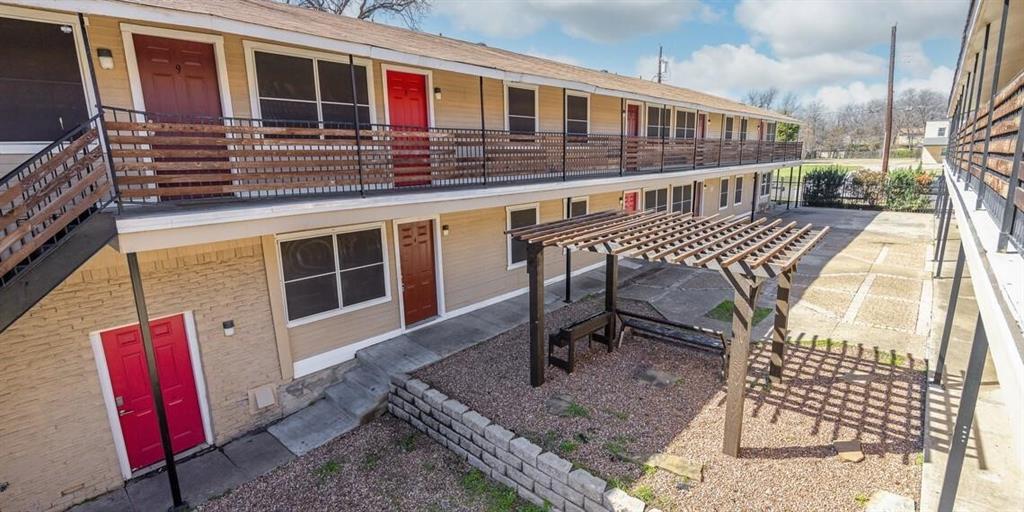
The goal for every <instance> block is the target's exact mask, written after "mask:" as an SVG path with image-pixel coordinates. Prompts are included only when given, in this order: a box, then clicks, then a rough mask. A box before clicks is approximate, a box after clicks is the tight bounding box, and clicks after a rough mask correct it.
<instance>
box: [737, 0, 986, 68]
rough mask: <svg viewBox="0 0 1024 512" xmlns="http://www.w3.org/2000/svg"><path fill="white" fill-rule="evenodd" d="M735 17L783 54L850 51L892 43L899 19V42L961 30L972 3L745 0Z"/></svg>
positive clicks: (944, 34) (866, 0)
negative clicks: (893, 27)
mask: <svg viewBox="0 0 1024 512" xmlns="http://www.w3.org/2000/svg"><path fill="white" fill-rule="evenodd" d="M735 16H736V21H737V22H738V23H740V24H741V25H743V26H744V27H745V28H747V30H749V31H750V32H751V34H753V35H754V36H755V38H756V40H757V41H765V42H767V43H768V44H769V45H771V47H772V49H773V50H774V51H775V53H776V54H777V55H779V56H782V57H796V56H802V55H811V54H815V53H822V52H841V51H843V52H845V51H851V50H857V49H864V48H868V47H871V46H874V45H877V44H888V42H889V27H890V26H892V25H893V24H897V23H898V30H897V45H898V46H899V45H902V44H905V43H906V42H908V41H909V42H914V41H922V40H925V39H928V38H931V37H946V36H949V35H950V34H958V33H959V32H960V30H962V29H963V24H964V20H965V19H966V16H967V2H949V1H947V2H922V1H920V0H814V1H807V0H742V1H741V2H740V4H739V5H737V6H736V11H735Z"/></svg>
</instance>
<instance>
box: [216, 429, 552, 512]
mask: <svg viewBox="0 0 1024 512" xmlns="http://www.w3.org/2000/svg"><path fill="white" fill-rule="evenodd" d="M198 510H200V511H203V512H219V511H232V512H233V511H238V510H245V511H300V510H301V511H306V510H332V511H344V512H362V511H366V512H370V511H372V512H381V511H385V510H386V511H389V512H390V511H395V512H398V511H424V512H449V511H452V512H462V511H466V512H468V511H482V510H487V511H503V512H524V511H529V510H534V509H533V508H531V507H528V506H527V505H525V504H524V503H523V502H522V501H520V500H518V499H517V498H515V494H514V492H512V494H509V490H508V489H506V488H504V487H502V486H499V485H498V484H493V483H490V482H488V481H486V480H484V479H483V478H482V474H480V473H479V472H476V471H475V470H473V469H472V468H471V467H470V466H469V465H468V464H467V463H466V462H465V461H462V460H459V459H458V458H457V457H456V456H455V455H454V454H452V453H451V452H450V451H448V450H447V449H446V448H442V447H441V446H440V445H438V444H437V443H435V442H433V441H432V440H431V439H430V438H428V437H426V436H425V435H423V434H421V433H420V432H418V431H416V430H415V429H413V428H412V427H411V426H409V425H408V424H406V423H405V422H402V421H401V420H398V419H397V418H395V417H393V416H390V415H384V416H382V417H380V418H378V419H376V420H374V421H373V422H371V423H368V424H366V425H364V426H362V427H359V428H357V429H356V430H354V431H352V432H350V433H348V434H346V435H344V436H341V437H339V438H338V439H335V440H333V441H331V442H330V443H328V444H326V445H324V446H321V447H320V448H317V449H316V450H313V451H312V452H310V453H308V454H306V455H305V456H302V457H298V458H296V459H295V460H293V461H292V462H290V463H288V464H286V465H284V466H281V467H279V468H277V469H275V470H274V471H271V472H270V473H268V474H266V475H263V476H262V477H260V478H257V479H256V480H253V481H250V482H247V483H245V484H243V485H242V486H241V487H238V488H236V489H234V490H232V491H231V492H230V493H228V494H226V495H224V496H221V497H219V498H217V499H214V500H211V501H209V502H207V503H205V504H203V505H202V506H200V507H199V508H198Z"/></svg>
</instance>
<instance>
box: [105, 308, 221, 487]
mask: <svg viewBox="0 0 1024 512" xmlns="http://www.w3.org/2000/svg"><path fill="white" fill-rule="evenodd" d="M178 315H181V316H183V317H184V324H185V338H186V339H187V340H188V355H189V359H191V360H192V377H193V378H194V379H195V382H196V396H197V397H198V398H199V414H200V416H201V417H202V419H203V435H204V436H205V438H206V444H207V445H210V446H212V445H213V425H212V424H211V421H210V403H209V399H208V397H207V394H206V379H205V378H204V376H203V364H202V361H201V360H200V353H199V338H198V336H197V335H196V321H195V315H194V314H193V313H192V311H191V310H190V311H183V312H180V313H174V314H170V315H163V316H158V317H153V318H151V319H150V321H151V322H152V321H154V320H161V319H164V318H170V317H174V316H178ZM136 324H138V322H132V323H129V324H122V325H117V326H113V327H107V328H104V329H101V330H98V331H92V332H90V333H89V344H90V345H92V355H93V358H94V359H96V371H97V372H98V373H99V378H100V392H101V393H102V394H103V404H104V406H106V409H107V421H108V422H109V423H110V432H111V434H112V435H113V437H114V451H115V452H116V453H117V463H118V466H120V468H121V476H122V477H123V478H124V479H125V480H129V479H131V478H132V467H131V464H130V463H129V462H128V448H127V446H126V445H125V442H124V433H123V432H122V431H121V420H120V416H119V415H118V414H117V405H116V404H115V403H114V386H113V384H112V383H111V382H110V369H109V368H108V367H107V357H106V352H105V351H104V350H103V339H102V338H101V336H102V334H103V333H104V332H107V331H112V330H114V329H120V328H122V327H128V326H131V325H136Z"/></svg>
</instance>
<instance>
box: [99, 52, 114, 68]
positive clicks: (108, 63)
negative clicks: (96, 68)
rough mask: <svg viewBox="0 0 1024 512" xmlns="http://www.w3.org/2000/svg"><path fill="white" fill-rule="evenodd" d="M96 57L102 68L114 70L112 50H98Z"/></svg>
mask: <svg viewBox="0 0 1024 512" xmlns="http://www.w3.org/2000/svg"><path fill="white" fill-rule="evenodd" d="M96 57H97V58H98V59H99V61H100V67H101V68H103V69H114V52H111V51H110V48H97V49H96Z"/></svg>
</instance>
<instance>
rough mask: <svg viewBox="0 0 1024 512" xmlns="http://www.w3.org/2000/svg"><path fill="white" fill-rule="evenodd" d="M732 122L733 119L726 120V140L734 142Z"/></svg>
mask: <svg viewBox="0 0 1024 512" xmlns="http://www.w3.org/2000/svg"><path fill="white" fill-rule="evenodd" d="M732 121H733V119H732V118H731V117H727V118H725V140H732V135H733V133H732Z"/></svg>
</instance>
